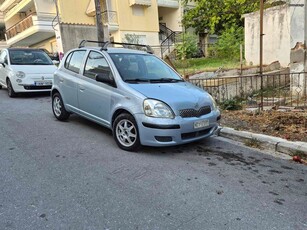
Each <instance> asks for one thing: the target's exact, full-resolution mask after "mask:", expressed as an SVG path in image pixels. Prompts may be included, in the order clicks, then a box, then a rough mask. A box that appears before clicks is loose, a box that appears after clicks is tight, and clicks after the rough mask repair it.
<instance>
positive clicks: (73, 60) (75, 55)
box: [65, 50, 86, 73]
mask: <svg viewBox="0 0 307 230" xmlns="http://www.w3.org/2000/svg"><path fill="white" fill-rule="evenodd" d="M85 52H86V51H85V50H78V51H74V52H72V53H70V54H69V56H68V57H67V59H66V62H65V68H67V69H69V70H71V71H73V72H75V73H79V71H80V69H81V67H82V61H83V58H84V55H85Z"/></svg>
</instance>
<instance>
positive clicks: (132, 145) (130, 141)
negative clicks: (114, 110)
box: [113, 113, 141, 151]
mask: <svg viewBox="0 0 307 230" xmlns="http://www.w3.org/2000/svg"><path fill="white" fill-rule="evenodd" d="M113 137H114V139H115V141H116V143H117V145H118V146H119V147H120V148H121V149H123V150H126V151H135V150H137V149H138V148H139V147H140V146H141V144H140V137H139V133H138V128H137V124H136V121H135V119H134V117H133V116H132V115H130V114H128V113H123V114H120V115H119V116H118V117H116V119H115V121H114V123H113Z"/></svg>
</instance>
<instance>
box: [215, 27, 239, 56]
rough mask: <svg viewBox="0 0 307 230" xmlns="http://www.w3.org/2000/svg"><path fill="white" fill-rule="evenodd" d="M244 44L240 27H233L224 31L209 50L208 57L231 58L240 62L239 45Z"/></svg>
mask: <svg viewBox="0 0 307 230" xmlns="http://www.w3.org/2000/svg"><path fill="white" fill-rule="evenodd" d="M243 43H244V31H243V28H242V27H237V26H233V27H230V28H227V29H225V30H224V31H223V32H222V34H221V35H220V36H219V39H218V41H217V42H216V43H215V44H214V45H213V46H212V47H210V48H209V53H210V56H216V57H219V58H229V57H232V59H233V60H237V61H239V60H240V45H241V44H243Z"/></svg>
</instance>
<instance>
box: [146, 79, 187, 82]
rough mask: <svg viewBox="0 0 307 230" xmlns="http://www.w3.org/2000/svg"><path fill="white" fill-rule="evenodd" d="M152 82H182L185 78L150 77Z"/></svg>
mask: <svg viewBox="0 0 307 230" xmlns="http://www.w3.org/2000/svg"><path fill="white" fill-rule="evenodd" d="M149 81H150V82H152V83H156V82H157V83H159V82H167V83H168V82H181V81H183V79H175V78H159V79H150V80H149Z"/></svg>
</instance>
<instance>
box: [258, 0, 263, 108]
mask: <svg viewBox="0 0 307 230" xmlns="http://www.w3.org/2000/svg"><path fill="white" fill-rule="evenodd" d="M263 5H264V3H263V0H260V47H259V50H260V51H259V74H260V78H261V86H260V90H261V105H260V106H261V110H263V69H262V66H263V35H264V34H263V8H264V6H263Z"/></svg>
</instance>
